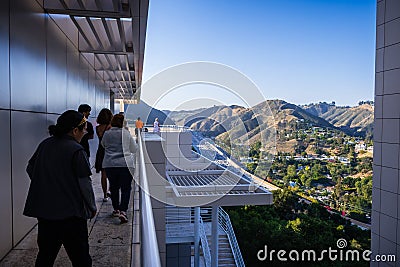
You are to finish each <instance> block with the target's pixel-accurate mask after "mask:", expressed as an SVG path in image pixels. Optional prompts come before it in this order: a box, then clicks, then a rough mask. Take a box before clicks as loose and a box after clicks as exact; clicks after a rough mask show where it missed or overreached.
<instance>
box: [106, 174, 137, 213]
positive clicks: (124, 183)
mask: <svg viewBox="0 0 400 267" xmlns="http://www.w3.org/2000/svg"><path fill="white" fill-rule="evenodd" d="M105 170H106V174H107V177H108V181H109V182H110V192H111V203H112V205H113V208H114V210H120V211H125V212H126V211H127V210H128V205H129V199H130V197H131V189H132V180H133V177H132V175H131V173H130V172H129V169H128V168H124V167H120V168H105ZM120 189H121V202H120V201H119V190H120Z"/></svg>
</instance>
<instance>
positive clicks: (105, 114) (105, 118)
mask: <svg viewBox="0 0 400 267" xmlns="http://www.w3.org/2000/svg"><path fill="white" fill-rule="evenodd" d="M112 117H113V114H112V112H111V110H109V109H108V108H103V109H102V110H100V113H99V115H98V116H97V119H96V122H97V123H98V124H110V122H111V119H112Z"/></svg>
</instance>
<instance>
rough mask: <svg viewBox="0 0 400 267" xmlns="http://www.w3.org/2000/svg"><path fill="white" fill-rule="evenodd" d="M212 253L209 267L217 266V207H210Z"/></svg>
mask: <svg viewBox="0 0 400 267" xmlns="http://www.w3.org/2000/svg"><path fill="white" fill-rule="evenodd" d="M211 237H212V251H211V252H212V253H211V266H212V267H217V266H218V207H212V226H211Z"/></svg>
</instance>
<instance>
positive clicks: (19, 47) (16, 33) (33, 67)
mask: <svg viewBox="0 0 400 267" xmlns="http://www.w3.org/2000/svg"><path fill="white" fill-rule="evenodd" d="M10 9H11V15H10V77H11V81H10V82H11V107H12V108H13V109H19V110H32V111H40V112H45V111H46V40H45V36H46V33H45V19H46V15H43V10H42V9H41V8H40V6H39V4H38V3H37V2H36V1H24V0H13V1H11V2H10Z"/></svg>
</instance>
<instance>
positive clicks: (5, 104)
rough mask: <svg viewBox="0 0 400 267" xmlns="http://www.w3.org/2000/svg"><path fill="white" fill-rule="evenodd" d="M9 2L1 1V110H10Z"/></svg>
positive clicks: (6, 0)
mask: <svg viewBox="0 0 400 267" xmlns="http://www.w3.org/2000/svg"><path fill="white" fill-rule="evenodd" d="M8 9H9V1H8V0H3V1H0V96H1V97H0V108H10V83H9V81H10V80H9V74H10V73H9V59H8V56H9V28H8V27H9V13H8Z"/></svg>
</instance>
